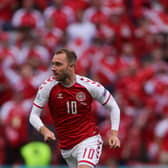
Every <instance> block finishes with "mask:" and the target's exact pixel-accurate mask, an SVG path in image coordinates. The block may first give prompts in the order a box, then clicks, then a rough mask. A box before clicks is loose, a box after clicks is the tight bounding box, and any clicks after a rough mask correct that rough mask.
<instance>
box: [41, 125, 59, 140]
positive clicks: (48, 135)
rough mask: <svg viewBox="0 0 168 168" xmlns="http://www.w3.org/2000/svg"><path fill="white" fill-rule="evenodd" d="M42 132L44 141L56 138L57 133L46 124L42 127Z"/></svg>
mask: <svg viewBox="0 0 168 168" xmlns="http://www.w3.org/2000/svg"><path fill="white" fill-rule="evenodd" d="M40 133H41V134H42V135H43V136H44V141H50V140H53V141H55V140H56V137H55V134H54V133H53V132H52V131H50V130H49V129H48V128H47V127H45V126H42V127H41V128H40Z"/></svg>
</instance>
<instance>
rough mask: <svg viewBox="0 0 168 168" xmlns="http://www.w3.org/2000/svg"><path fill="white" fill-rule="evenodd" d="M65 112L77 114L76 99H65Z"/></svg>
mask: <svg viewBox="0 0 168 168" xmlns="http://www.w3.org/2000/svg"><path fill="white" fill-rule="evenodd" d="M66 105H67V113H68V114H77V102H76V101H67V102H66Z"/></svg>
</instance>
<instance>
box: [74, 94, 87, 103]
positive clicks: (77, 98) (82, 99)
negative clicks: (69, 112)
mask: <svg viewBox="0 0 168 168" xmlns="http://www.w3.org/2000/svg"><path fill="white" fill-rule="evenodd" d="M76 100H78V101H85V100H86V95H85V93H84V92H78V93H77V94H76Z"/></svg>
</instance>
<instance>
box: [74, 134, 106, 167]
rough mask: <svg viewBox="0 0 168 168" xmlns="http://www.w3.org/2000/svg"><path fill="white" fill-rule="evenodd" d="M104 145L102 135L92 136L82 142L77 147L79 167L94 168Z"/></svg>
mask: <svg viewBox="0 0 168 168" xmlns="http://www.w3.org/2000/svg"><path fill="white" fill-rule="evenodd" d="M102 145H103V141H102V139H101V136H100V135H97V136H93V137H90V138H88V139H86V140H84V141H83V142H82V143H80V144H79V147H78V149H77V150H78V153H77V161H78V168H94V167H95V166H96V165H97V164H98V162H99V159H100V156H101V152H102ZM82 166H83V167H82ZM86 166H87V167H86Z"/></svg>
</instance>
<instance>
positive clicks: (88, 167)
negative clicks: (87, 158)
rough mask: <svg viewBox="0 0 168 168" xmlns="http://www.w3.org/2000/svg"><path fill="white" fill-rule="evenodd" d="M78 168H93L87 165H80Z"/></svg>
mask: <svg viewBox="0 0 168 168" xmlns="http://www.w3.org/2000/svg"><path fill="white" fill-rule="evenodd" d="M78 168H92V167H90V166H87V165H78Z"/></svg>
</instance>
